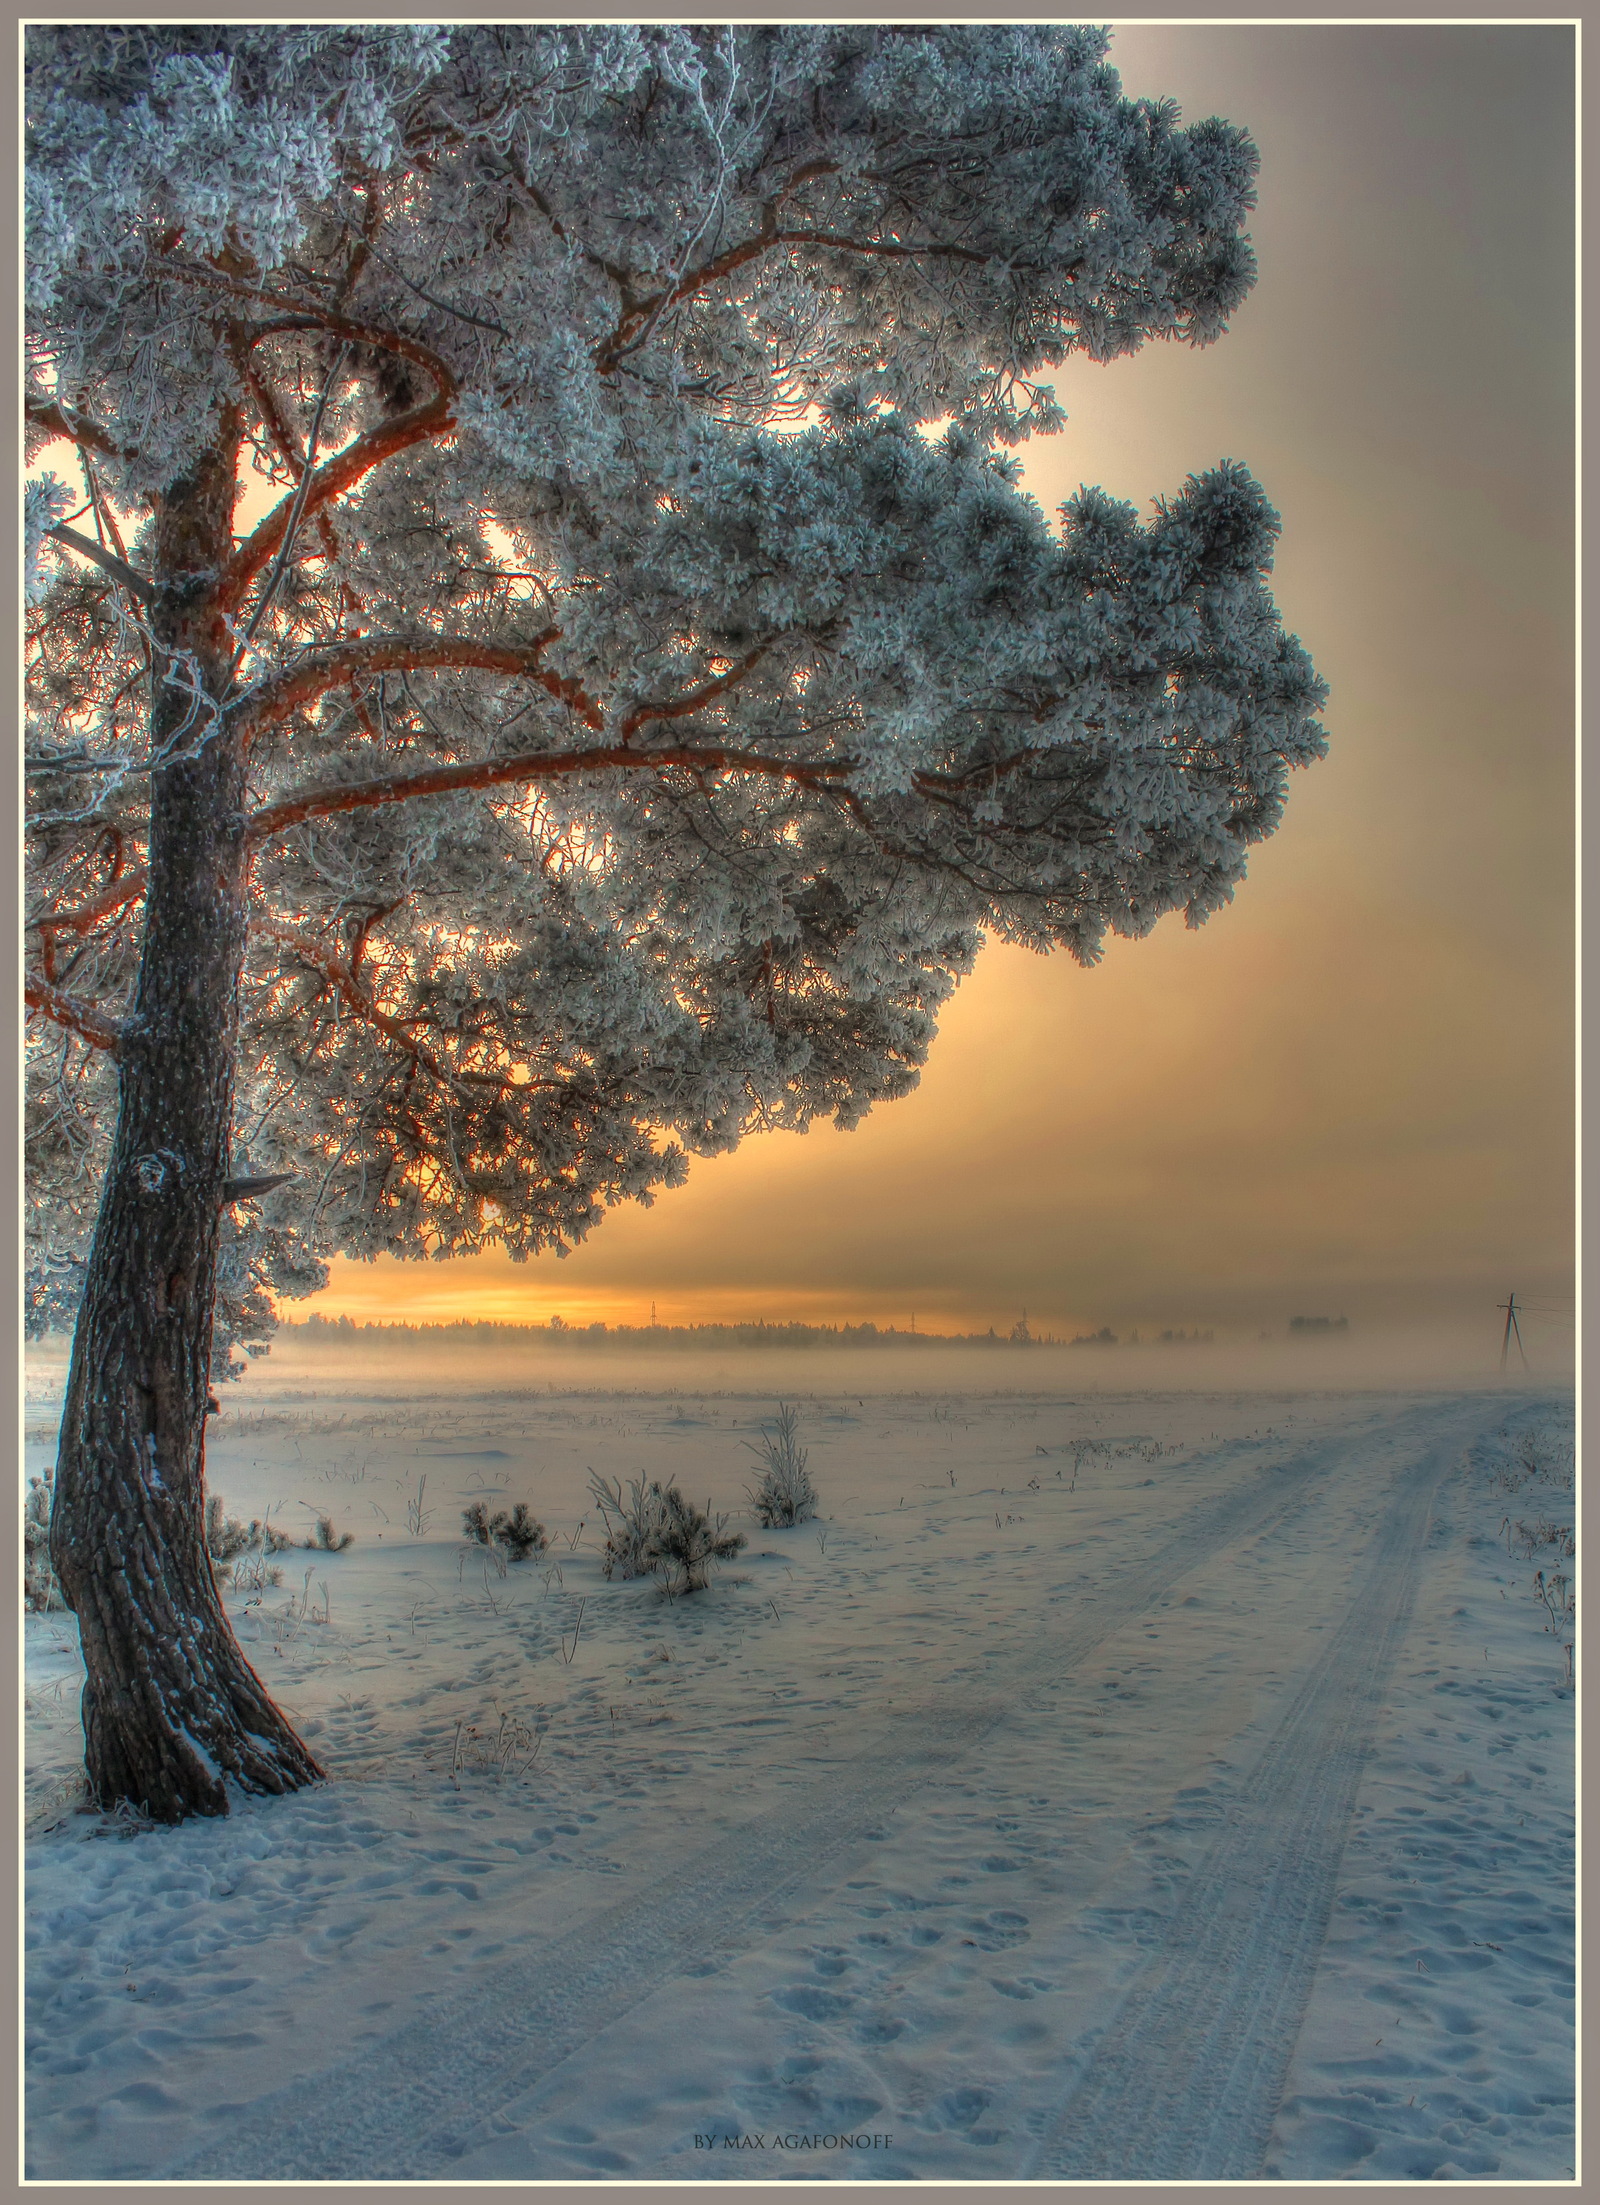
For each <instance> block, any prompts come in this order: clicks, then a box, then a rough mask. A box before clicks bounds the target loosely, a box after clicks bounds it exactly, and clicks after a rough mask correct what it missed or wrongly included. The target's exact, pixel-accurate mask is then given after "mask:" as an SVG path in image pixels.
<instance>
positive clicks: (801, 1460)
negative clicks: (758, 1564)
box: [745, 1401, 817, 1530]
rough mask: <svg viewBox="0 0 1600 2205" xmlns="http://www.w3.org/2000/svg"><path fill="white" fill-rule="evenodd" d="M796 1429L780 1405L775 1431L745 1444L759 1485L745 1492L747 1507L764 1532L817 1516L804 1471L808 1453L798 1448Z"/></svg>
mask: <svg viewBox="0 0 1600 2205" xmlns="http://www.w3.org/2000/svg"><path fill="white" fill-rule="evenodd" d="M799 1427H800V1420H799V1418H798V1416H797V1415H796V1414H795V1411H794V1410H793V1409H792V1408H790V1407H789V1406H788V1405H787V1404H786V1403H785V1402H782V1401H780V1402H779V1403H778V1425H777V1430H776V1431H772V1432H763V1433H762V1435H761V1437H760V1439H759V1440H758V1441H750V1440H747V1441H746V1442H745V1444H746V1446H747V1447H748V1448H749V1449H750V1452H751V1454H753V1455H754V1456H755V1458H756V1460H757V1462H759V1463H760V1465H761V1477H760V1480H759V1482H758V1483H757V1484H756V1485H755V1486H753V1487H751V1488H749V1498H750V1505H751V1507H752V1508H753V1509H754V1510H755V1512H756V1522H757V1523H758V1524H761V1525H762V1526H763V1527H764V1528H765V1529H767V1530H776V1529H781V1528H782V1527H783V1526H784V1525H786V1524H803V1523H808V1522H809V1521H810V1520H811V1518H812V1517H813V1516H815V1514H816V1513H817V1489H816V1487H815V1486H814V1485H813V1484H812V1482H811V1474H810V1472H809V1471H808V1470H807V1468H806V1460H807V1453H808V1450H807V1449H806V1448H804V1447H802V1446H801V1445H800V1444H799V1439H798V1433H799Z"/></svg>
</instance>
